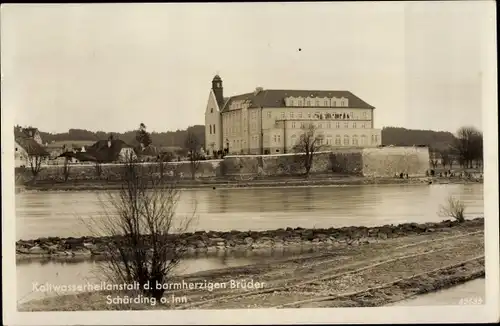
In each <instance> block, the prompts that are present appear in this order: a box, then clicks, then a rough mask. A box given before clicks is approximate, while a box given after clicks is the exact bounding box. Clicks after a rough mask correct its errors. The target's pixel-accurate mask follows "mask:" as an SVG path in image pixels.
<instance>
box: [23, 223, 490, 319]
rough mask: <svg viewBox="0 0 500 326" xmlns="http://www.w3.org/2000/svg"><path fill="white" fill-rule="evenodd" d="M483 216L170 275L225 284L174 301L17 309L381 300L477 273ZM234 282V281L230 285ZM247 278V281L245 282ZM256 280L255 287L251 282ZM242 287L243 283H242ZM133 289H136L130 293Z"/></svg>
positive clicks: (97, 295) (65, 302)
mask: <svg viewBox="0 0 500 326" xmlns="http://www.w3.org/2000/svg"><path fill="white" fill-rule="evenodd" d="M483 223H484V221H483V222H482V223H479V220H477V221H474V220H472V221H467V222H466V223H463V224H460V225H455V226H451V227H444V228H441V229H440V230H439V231H438V232H422V233H408V234H405V235H401V236H398V237H387V238H384V239H379V241H377V242H373V243H370V242H368V243H359V242H358V243H356V244H355V245H352V244H349V243H343V244H341V245H337V246H326V247H324V248H323V249H321V248H320V249H318V250H317V251H315V252H314V253H308V254H301V255H297V256H295V257H292V258H286V259H282V260H277V261H273V262H270V263H261V264H253V265H248V266H242V267H234V268H225V269H218V270H210V271H204V272H199V273H195V274H190V275H183V276H182V277H181V276H179V277H175V278H173V279H172V280H171V282H183V281H184V282H187V283H189V282H191V283H196V282H197V283H205V284H206V283H207V282H208V283H212V284H215V283H217V284H226V285H225V286H219V288H216V289H213V290H212V291H208V290H207V288H202V289H197V290H196V289H191V290H186V289H182V288H180V289H174V290H169V291H167V293H166V294H165V296H166V297H169V298H170V297H172V298H173V296H175V297H177V298H184V301H182V302H178V303H176V304H172V303H170V304H162V303H160V302H158V303H157V304H155V305H152V304H150V303H148V304H145V303H139V304H135V303H126V304H124V303H110V301H109V299H110V298H112V297H121V298H123V297H125V296H130V297H132V296H133V295H134V294H133V293H131V292H127V293H121V292H109V291H101V292H85V293H79V294H71V295H64V294H60V295H58V296H56V297H52V298H47V299H42V300H34V301H29V302H27V303H23V304H21V305H19V307H18V309H19V310H20V311H74V310H80V311H81V310H130V309H141V310H142V309H232V308H270V307H273V308H285V307H294V308H299V307H346V306H348V307H367V306H381V305H387V304H391V303H394V302H397V301H401V300H404V299H406V298H408V297H412V296H415V295H418V294H423V293H426V292H431V291H436V290H439V289H443V288H446V287H450V286H453V285H455V284H459V283H463V282H466V281H468V280H471V279H474V278H479V277H482V276H484V224H483ZM237 282H239V283H238V284H240V286H234V285H235V284H236V283H237ZM250 283H252V284H253V286H249V284H250ZM255 284H259V286H255ZM243 285H244V286H243ZM135 295H136V294H135Z"/></svg>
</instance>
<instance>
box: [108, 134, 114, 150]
mask: <svg viewBox="0 0 500 326" xmlns="http://www.w3.org/2000/svg"><path fill="white" fill-rule="evenodd" d="M112 141H113V134H111V135H109V137H108V147H111V142H112Z"/></svg>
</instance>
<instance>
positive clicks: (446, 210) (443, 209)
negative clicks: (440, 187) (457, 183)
mask: <svg viewBox="0 0 500 326" xmlns="http://www.w3.org/2000/svg"><path fill="white" fill-rule="evenodd" d="M464 211H465V204H464V203H463V202H462V201H460V199H456V198H454V197H452V196H450V197H448V199H447V202H446V204H445V205H441V206H440V209H439V216H441V217H453V218H454V219H455V220H457V221H458V222H460V223H462V222H464V221H465V216H464Z"/></svg>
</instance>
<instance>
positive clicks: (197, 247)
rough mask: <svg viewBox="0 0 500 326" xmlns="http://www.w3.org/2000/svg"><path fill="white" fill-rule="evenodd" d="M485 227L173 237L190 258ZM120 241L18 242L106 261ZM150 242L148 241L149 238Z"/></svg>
mask: <svg viewBox="0 0 500 326" xmlns="http://www.w3.org/2000/svg"><path fill="white" fill-rule="evenodd" d="M482 227H484V218H482V217H481V218H475V219H472V220H466V221H465V222H463V223H459V222H457V221H451V220H446V221H442V222H439V223H423V224H417V223H404V224H399V225H384V226H378V227H361V226H360V227H358V226H351V227H343V228H328V229H304V228H300V227H299V228H286V229H276V230H268V231H248V232H243V231H229V232H220V231H197V232H194V233H183V234H172V235H169V236H170V238H171V241H172V242H178V243H182V244H183V245H184V246H186V248H187V252H188V254H195V253H206V252H217V251H248V250H268V249H272V248H289V247H301V246H302V247H303V246H330V247H338V246H342V245H350V246H359V245H362V244H370V243H377V242H379V241H383V240H386V239H391V238H398V237H405V236H410V235H418V234H426V233H439V232H446V231H448V230H449V229H453V228H455V229H468V228H482ZM113 240H114V241H120V238H119V237H113V238H110V237H80V238H59V237H49V238H39V239H35V240H19V241H17V242H16V258H17V260H22V259H34V258H43V259H46V258H50V257H54V258H59V259H70V260H71V259H74V258H84V257H105V255H106V252H105V250H106V245H105V244H106V243H108V242H109V241H113ZM146 242H147V238H146Z"/></svg>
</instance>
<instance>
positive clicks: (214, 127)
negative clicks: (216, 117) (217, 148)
mask: <svg viewBox="0 0 500 326" xmlns="http://www.w3.org/2000/svg"><path fill="white" fill-rule="evenodd" d="M213 130H214V134H215V125H214V128H213Z"/></svg>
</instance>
